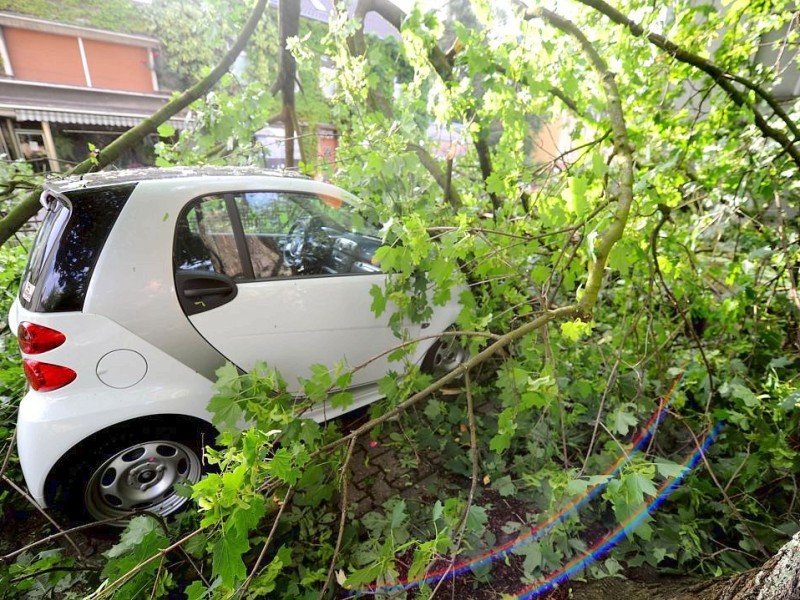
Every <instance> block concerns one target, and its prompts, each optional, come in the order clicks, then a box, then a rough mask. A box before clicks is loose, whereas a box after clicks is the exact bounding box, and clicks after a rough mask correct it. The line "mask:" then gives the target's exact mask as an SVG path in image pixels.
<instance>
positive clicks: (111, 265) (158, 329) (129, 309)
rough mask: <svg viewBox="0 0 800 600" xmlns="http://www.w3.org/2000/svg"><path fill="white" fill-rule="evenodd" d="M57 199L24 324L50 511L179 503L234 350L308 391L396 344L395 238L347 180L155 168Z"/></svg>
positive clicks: (31, 272)
mask: <svg viewBox="0 0 800 600" xmlns="http://www.w3.org/2000/svg"><path fill="white" fill-rule="evenodd" d="M42 203H43V205H44V206H45V208H46V210H47V214H46V217H45V219H44V222H43V223H42V225H41V229H40V231H39V234H38V236H37V238H36V242H35V243H34V245H33V248H32V250H31V253H30V257H29V262H28V266H27V269H26V271H25V273H24V275H23V279H22V283H21V286H20V292H19V297H18V298H17V301H16V302H15V304H14V306H13V308H12V311H11V315H10V319H9V321H10V323H11V325H12V326H13V327H14V328H15V329H16V330H17V334H18V338H19V343H20V348H21V350H22V355H23V360H24V368H25V373H26V375H27V378H28V381H29V383H30V389H29V390H28V392H27V394H26V395H25V397H24V398H23V400H22V402H21V404H20V409H19V419H18V424H17V442H18V449H19V458H20V462H21V465H22V470H23V473H24V475H25V480H26V483H27V485H28V489H29V490H30V492H31V494H32V495H33V497H34V498H35V499H36V501H37V502H39V503H40V504H42V505H44V506H46V505H51V504H58V505H61V506H63V507H64V508H66V509H67V510H69V511H70V512H71V513H72V514H73V515H74V516H75V517H77V518H82V519H86V518H89V519H96V520H102V519H113V518H117V517H122V516H125V515H126V514H128V513H130V512H132V511H135V510H149V511H153V512H156V513H159V514H161V515H167V514H169V513H171V512H174V511H175V510H177V509H178V508H180V507H181V505H182V504H183V503H184V502H185V499H184V498H182V497H181V496H178V495H177V494H175V493H174V490H173V486H174V484H175V483H177V482H189V483H191V482H196V481H197V480H198V479H199V477H200V475H201V457H202V448H203V445H204V444H208V443H211V442H212V441H213V437H214V435H215V433H216V432H215V431H214V429H213V427H212V426H211V424H210V415H209V413H208V412H207V410H206V406H207V404H208V401H209V399H210V397H211V395H212V382H213V381H214V379H215V377H214V372H215V371H216V369H218V368H219V367H220V366H222V365H223V364H224V363H225V362H226V361H230V362H232V363H233V364H235V365H236V366H237V367H238V368H240V369H242V370H243V371H246V370H248V369H251V368H252V367H253V365H254V364H255V363H256V362H257V361H266V362H267V363H268V364H269V365H270V366H273V367H275V368H277V369H278V370H279V371H280V372H281V373H282V374H283V376H284V378H285V379H286V381H287V382H289V385H290V389H291V391H293V392H298V393H299V391H300V386H299V384H298V378H299V377H304V376H308V375H309V374H310V370H309V366H310V365H312V364H314V363H321V364H324V365H329V366H331V367H333V366H334V365H335V364H336V363H338V362H341V361H346V362H347V363H348V364H349V365H351V366H355V365H358V364H360V363H362V362H364V361H366V360H367V359H368V358H371V357H373V356H375V355H378V354H380V353H381V352H384V351H386V350H387V349H390V348H392V347H393V346H396V345H397V343H398V340H397V338H396V337H395V336H394V335H393V334H392V331H391V330H390V328H389V327H388V315H384V316H383V317H381V318H376V317H375V315H374V314H373V312H372V311H371V310H370V307H371V303H372V297H371V296H370V288H371V287H372V286H373V285H376V284H377V285H383V283H384V277H385V276H384V275H383V274H382V273H381V271H380V268H379V266H377V265H376V264H375V260H374V258H373V257H374V253H375V250H376V249H377V248H378V247H379V246H380V244H381V240H380V238H379V237H377V233H376V232H375V231H372V230H370V228H369V226H368V225H366V224H364V223H363V220H362V219H359V218H358V217H357V214H356V213H355V212H354V211H353V210H352V208H353V206H354V205H355V204H356V203H357V200H356V198H355V197H354V196H352V195H350V194H348V193H347V192H344V191H342V190H341V189H339V188H337V187H334V186H332V185H328V184H325V183H321V182H318V181H314V180H312V179H308V178H305V177H301V176H297V175H287V174H282V173H275V172H265V171H255V170H243V169H228V168H225V169H221V168H214V169H209V168H202V169H190V168H177V169H166V170H160V169H144V170H136V171H119V172H111V173H97V174H92V175H86V176H83V177H73V178H67V179H64V180H61V181H56V182H51V183H50V184H49V185H48V187H47V189H46V190H45V192H44V194H43V195H42ZM458 311H459V306H458V305H457V304H456V303H455V302H453V303H450V304H448V305H446V306H443V307H436V308H435V309H434V312H433V315H432V317H431V318H430V320H429V321H428V322H426V323H420V324H412V323H408V329H409V332H410V334H411V335H412V336H415V335H418V336H420V337H423V336H425V337H427V336H431V335H438V334H439V333H440V332H442V331H444V330H445V329H446V328H447V327H448V326H450V325H451V324H452V323H453V322H454V321H455V319H456V316H457V314H458ZM447 348H448V345H447V344H445V343H444V342H441V343H440V342H436V341H435V340H434V339H433V338H430V337H428V339H427V341H424V342H421V343H420V344H419V346H418V348H417V350H416V354H415V356H414V359H415V360H416V361H418V362H425V363H426V364H427V365H429V366H430V365H441V366H443V367H445V368H446V367H448V366H450V363H451V362H454V361H457V360H459V359H460V358H462V357H461V355H460V354H459V353H458V352H455V353H451V352H450V351H449V350H448V349H447ZM441 363H444V364H443V365H442V364H441ZM388 369H389V364H388V363H387V361H386V360H385V359H382V360H378V361H375V362H373V363H372V364H371V365H370V366H369V367H367V368H365V369H363V370H360V371H358V372H357V373H356V374H355V376H354V377H353V381H352V386H353V387H352V389H351V391H352V392H353V396H354V399H355V401H354V403H353V404H352V405H351V407H350V408H351V409H354V408H357V407H359V406H363V405H365V404H367V403H370V402H373V401H375V400H377V399H379V398H380V393H379V391H378V389H377V385H376V381H377V380H378V379H379V378H380V377H381V376H382V375H383V374H385V373H386V372H387V371H388ZM338 413H341V411H338ZM338 413H337V411H336V410H333V409H331V407H330V406H328V407H323V406H319V407H317V408H316V409H315V410H313V411H312V412H311V413H310V415H309V416H310V417H311V418H314V419H317V420H320V421H321V420H322V419H323V417H324V418H331V417H334V416H337V414H338Z"/></svg>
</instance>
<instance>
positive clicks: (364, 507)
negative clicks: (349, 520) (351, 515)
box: [354, 497, 375, 518]
mask: <svg viewBox="0 0 800 600" xmlns="http://www.w3.org/2000/svg"><path fill="white" fill-rule="evenodd" d="M374 507H375V503H374V502H373V501H372V498H370V497H366V498H364V499H363V500H362V501H361V502H359V503H358V505H357V506H356V508H355V511H354V512H355V515H356V518H361V517H363V516H364V515H365V514H367V513H368V512H369V511H371V510H372V509H373V508H374Z"/></svg>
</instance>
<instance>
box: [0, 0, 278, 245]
mask: <svg viewBox="0 0 800 600" xmlns="http://www.w3.org/2000/svg"><path fill="white" fill-rule="evenodd" d="M266 5H267V0H258V2H256V5H255V6H254V7H253V12H251V13H250V17H249V18H248V19H247V23H245V26H244V28H243V29H242V31H241V33H240V34H239V37H238V38H237V39H236V41H235V42H234V44H233V46H231V47H230V49H229V50H228V52H227V53H226V54H225V56H224V57H223V58H222V60H220V61H219V63H218V64H217V66H216V67H214V69H213V70H212V71H211V72H210V73H209V74H208V75H207V76H206V77H204V78H203V79H201V80H200V81H198V82H197V83H195V84H194V85H193V86H192V87H190V88H189V89H188V90H186V91H184V92H183V93H182V94H181V95H180V96H178V97H177V98H173V99H172V100H170V101H169V102H167V103H166V104H165V105H164V106H162V107H161V108H160V109H158V110H157V111H156V112H154V113H153V114H152V115H150V116H149V117H148V118H146V119H145V120H143V121H142V122H141V123H139V124H138V125H137V126H136V127H133V128H131V129H129V130H128V131H126V132H125V133H123V134H122V135H121V136H119V137H118V138H117V139H115V140H114V141H113V142H111V143H110V144H109V145H108V146H107V147H105V148H103V149H102V150H101V151H100V152H99V153H98V154H97V155H96V156H94V157H92V158H88V159H86V160H84V161H83V162H81V163H79V164H77V165H75V166H74V167H73V168H72V169H70V170H69V171H67V173H65V175H80V174H83V173H89V172H91V171H99V170H100V169H102V168H104V167H107V166H108V165H110V164H111V163H112V162H114V161H115V160H116V159H118V158H119V157H120V156H122V154H123V153H124V152H125V151H126V150H128V149H130V148H132V147H133V146H135V145H136V144H138V143H140V142H141V141H142V140H143V139H144V138H145V136H148V135H150V134H151V133H155V132H156V130H157V129H158V127H159V125H161V124H162V123H166V122H167V121H168V120H169V119H170V118H172V117H174V116H175V115H176V114H177V113H179V112H180V111H182V110H183V109H184V108H186V107H187V106H189V105H190V104H191V103H192V102H194V101H195V100H198V99H200V98H201V97H202V96H204V95H205V94H206V93H207V92H208V91H209V90H210V89H211V88H212V87H214V85H216V83H217V82H218V81H219V80H220V78H221V77H222V76H223V75H224V74H225V73H226V72H227V71H228V69H229V68H230V67H231V65H232V64H233V62H234V61H235V60H236V57H237V56H239V54H240V53H241V52H242V50H243V49H244V47H245V45H246V44H247V42H248V41H249V40H250V36H251V35H252V34H253V31H255V28H256V25H257V24H258V21H259V20H260V19H261V15H262V14H264V9H265V7H266ZM40 194H41V189H38V190H34V191H33V192H31V193H30V194H29V195H28V196H27V197H26V198H25V199H24V200H22V201H21V202H20V203H19V204H17V205H16V206H15V207H14V208H12V209H11V210H10V211H9V212H8V214H7V215H6V216H5V218H3V219H2V220H1V221H0V246H1V245H3V244H5V243H6V242H7V241H8V239H9V238H10V237H11V236H13V235H14V233H16V232H17V231H18V230H19V228H20V227H22V226H23V225H24V224H25V223H26V222H27V221H28V219H30V218H31V217H32V216H34V215H35V214H36V213H37V212H38V210H39V196H40Z"/></svg>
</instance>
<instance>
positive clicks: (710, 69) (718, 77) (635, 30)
mask: <svg viewBox="0 0 800 600" xmlns="http://www.w3.org/2000/svg"><path fill="white" fill-rule="evenodd" d="M579 1H580V2H581V3H582V4H585V5H586V6H590V7H591V8H594V9H595V10H597V11H598V12H600V13H602V14H604V15H605V16H606V17H608V18H609V19H611V20H612V21H613V22H614V23H617V24H619V25H623V26H625V27H627V28H628V30H629V31H630V32H631V33H632V34H633V35H634V36H636V37H644V38H645V39H646V40H647V41H649V42H650V43H651V44H653V45H654V46H656V47H658V48H660V49H662V50H664V51H665V52H667V53H668V54H670V55H671V56H672V57H673V58H675V59H676V60H678V61H680V62H682V63H686V64H688V65H691V66H693V67H695V68H697V69H699V70H701V71H703V72H704V73H705V74H706V75H708V76H709V77H710V78H711V79H712V80H713V81H714V82H715V83H716V84H717V85H718V86H719V87H720V88H722V90H723V91H724V92H725V93H726V94H727V95H728V97H729V98H730V99H731V100H732V101H733V102H734V104H736V105H737V106H740V107H745V108H747V109H749V110H750V112H751V113H752V114H753V119H754V121H755V124H756V127H758V129H759V130H760V131H761V133H762V134H763V135H764V137H766V138H769V139H771V140H773V141H775V142H777V143H778V144H779V145H780V146H781V148H783V149H784V150H785V151H786V153H787V154H788V155H789V156H791V158H792V160H793V161H794V163H795V165H796V166H797V167H798V168H799V169H800V150H798V148H797V146H796V145H795V143H796V142H797V140H798V138H800V128H798V127H797V124H796V123H795V122H794V121H793V120H792V118H791V117H790V116H789V115H788V114H787V113H786V111H785V110H784V109H783V107H781V105H780V104H779V103H778V101H777V100H776V99H775V97H774V96H773V95H772V94H771V93H769V92H768V91H767V90H765V89H764V88H762V87H761V86H759V85H757V84H755V83H753V82H752V81H749V80H748V79H745V78H744V77H740V76H738V75H734V74H732V73H729V72H727V71H725V70H724V69H722V68H721V67H719V66H718V65H716V64H714V63H713V62H711V61H710V60H708V59H705V58H703V57H701V56H698V55H697V54H693V53H692V52H689V51H687V50H685V49H683V48H681V47H680V46H678V45H677V44H676V43H674V42H672V41H670V40H669V39H667V38H666V37H664V36H663V35H660V34H658V33H653V32H650V31H646V30H645V29H644V27H642V26H641V25H640V24H638V23H636V22H635V21H633V20H631V19H629V18H628V17H627V16H626V15H624V14H622V13H621V12H620V11H618V10H617V9H615V8H614V7H612V6H610V5H609V4H607V3H606V2H604V1H603V0H579ZM734 82H735V83H738V84H740V85H742V86H744V87H745V88H747V89H749V90H752V91H753V92H755V93H756V94H757V95H758V96H759V97H760V98H762V99H763V100H764V101H765V102H766V103H767V105H768V106H769V107H770V108H771V109H772V110H773V112H774V113H775V115H776V116H777V117H778V118H780V119H781V120H782V121H783V122H784V124H785V125H786V127H787V128H788V129H789V131H790V132H791V133H792V135H793V136H794V140H790V139H789V137H788V136H787V135H786V133H784V132H783V131H781V130H779V129H775V128H774V127H772V126H771V125H769V123H768V122H767V119H766V118H765V117H764V115H763V114H761V111H759V110H758V108H756V106H755V105H754V104H753V103H752V102H751V101H750V100H749V99H748V98H747V96H746V95H745V94H743V93H742V92H740V91H739V90H738V89H736V86H735V85H734Z"/></svg>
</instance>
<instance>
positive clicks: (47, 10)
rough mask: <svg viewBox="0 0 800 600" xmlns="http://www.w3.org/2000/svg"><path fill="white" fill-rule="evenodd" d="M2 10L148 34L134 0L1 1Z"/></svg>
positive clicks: (139, 9)
mask: <svg viewBox="0 0 800 600" xmlns="http://www.w3.org/2000/svg"><path fill="white" fill-rule="evenodd" d="M0 10H4V11H10V12H15V13H21V14H23V15H30V16H32V17H38V18H40V19H45V20H48V21H57V22H59V23H69V24H71V25H80V26H83V27H94V28H97V29H108V30H110V31H118V32H124V33H147V20H146V17H145V15H144V14H143V10H142V7H141V6H139V5H137V4H136V3H135V2H132V1H131V0H89V1H87V0H57V1H53V0H0Z"/></svg>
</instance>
